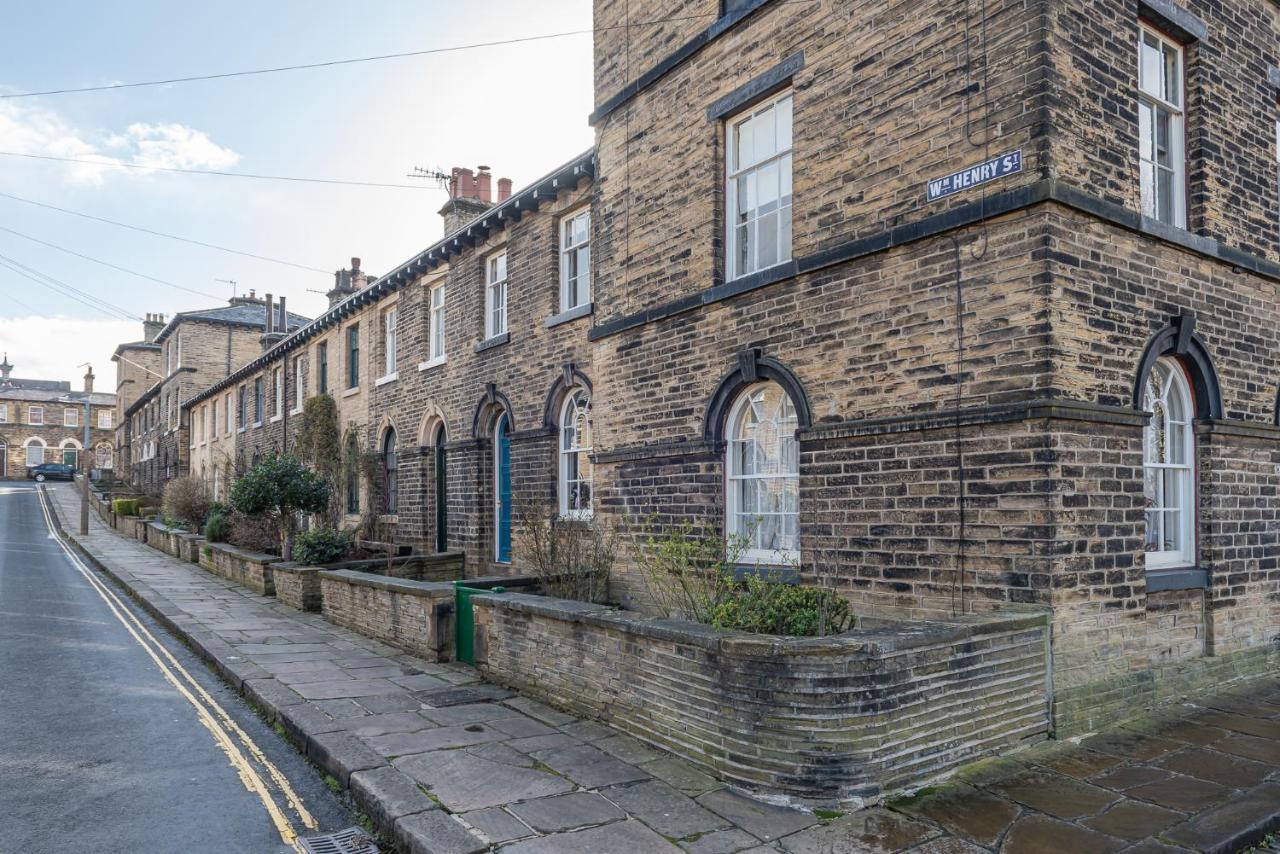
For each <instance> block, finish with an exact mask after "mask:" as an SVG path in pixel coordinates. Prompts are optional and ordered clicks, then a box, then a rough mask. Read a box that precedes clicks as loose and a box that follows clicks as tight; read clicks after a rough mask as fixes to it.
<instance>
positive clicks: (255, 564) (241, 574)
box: [200, 543, 280, 596]
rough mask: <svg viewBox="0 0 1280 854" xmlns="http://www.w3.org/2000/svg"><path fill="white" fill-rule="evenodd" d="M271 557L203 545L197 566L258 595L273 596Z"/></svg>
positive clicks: (274, 560) (234, 548)
mask: <svg viewBox="0 0 1280 854" xmlns="http://www.w3.org/2000/svg"><path fill="white" fill-rule="evenodd" d="M279 560H280V559H279V558H278V557H275V556H273V555H266V554H259V553H257V552H247V551H244V550H242V549H238V548H236V547H235V546H232V545H228V544H227V543H205V544H204V545H203V546H202V547H201V549H200V566H201V567H203V568H204V569H207V570H209V571H210V572H212V573H213V574H214V575H220V576H222V577H223V578H225V579H227V580H229V581H234V582H235V583H236V584H240V585H242V586H244V587H247V588H249V589H250V590H252V591H253V592H254V593H257V594H259V595H260V596H274V595H275V578H274V575H273V573H272V564H273V563H275V562H278V561H279Z"/></svg>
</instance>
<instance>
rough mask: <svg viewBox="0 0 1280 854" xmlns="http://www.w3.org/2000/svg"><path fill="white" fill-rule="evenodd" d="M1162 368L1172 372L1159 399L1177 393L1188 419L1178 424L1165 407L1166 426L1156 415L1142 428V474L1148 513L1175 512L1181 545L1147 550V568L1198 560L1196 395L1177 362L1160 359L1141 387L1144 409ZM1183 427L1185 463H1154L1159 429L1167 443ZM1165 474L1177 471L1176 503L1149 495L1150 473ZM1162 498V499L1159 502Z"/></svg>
mask: <svg viewBox="0 0 1280 854" xmlns="http://www.w3.org/2000/svg"><path fill="white" fill-rule="evenodd" d="M1161 366H1163V367H1164V368H1167V369H1168V370H1169V377H1168V380H1167V382H1165V383H1164V388H1163V389H1161V390H1159V391H1158V397H1159V398H1160V399H1161V400H1163V401H1167V400H1168V399H1169V397H1170V395H1173V394H1177V395H1178V396H1179V397H1180V398H1181V404H1182V409H1183V412H1184V413H1185V420H1183V421H1177V420H1174V419H1173V418H1172V417H1170V416H1168V408H1167V406H1166V407H1164V412H1165V418H1164V424H1163V425H1161V424H1158V423H1157V418H1158V417H1159V416H1158V415H1157V416H1153V417H1152V419H1151V421H1150V422H1149V423H1148V424H1147V426H1146V427H1144V428H1143V433H1142V472H1143V498H1144V503H1146V504H1147V507H1146V510H1147V512H1148V513H1152V512H1167V511H1170V510H1176V511H1177V512H1178V518H1179V524H1178V536H1179V540H1180V541H1181V543H1182V548H1180V549H1164V548H1159V549H1155V550H1150V551H1146V560H1147V569H1169V568H1173V567H1187V566H1194V565H1195V560H1196V537H1195V532H1196V501H1195V496H1196V456H1195V453H1196V445H1195V429H1194V422H1195V415H1196V413H1195V395H1194V394H1192V391H1191V383H1190V381H1189V380H1188V379H1187V374H1186V371H1185V370H1184V369H1183V367H1182V365H1180V364H1179V363H1178V362H1177V361H1176V360H1174V359H1171V358H1169V357H1167V356H1166V357H1161V358H1160V359H1159V360H1158V361H1157V362H1156V366H1153V367H1152V369H1151V373H1150V374H1149V375H1148V376H1147V381H1146V383H1144V384H1143V388H1142V401H1143V406H1144V407H1145V406H1146V405H1147V403H1148V394H1147V392H1148V389H1149V388H1150V384H1151V382H1152V381H1153V380H1154V379H1156V377H1157V376H1158V373H1159V370H1158V368H1159V367H1161ZM1175 426H1177V427H1179V428H1181V432H1182V449H1181V450H1182V455H1181V456H1182V460H1183V462H1182V463H1164V462H1153V461H1152V455H1153V451H1154V450H1155V449H1154V447H1153V446H1154V445H1155V444H1156V436H1157V431H1158V430H1161V429H1162V430H1163V431H1164V436H1165V441H1166V442H1168V441H1169V439H1168V437H1169V436H1170V434H1171V432H1172V428H1173V427H1175ZM1166 472H1176V473H1178V474H1177V475H1175V476H1176V477H1177V483H1176V486H1175V491H1176V493H1177V494H1176V495H1175V496H1174V497H1173V502H1172V503H1171V502H1170V501H1169V498H1168V496H1167V495H1163V496H1153V495H1151V494H1150V485H1149V483H1148V481H1149V479H1150V478H1151V474H1152V473H1154V474H1155V476H1156V477H1161V476H1162V475H1164V474H1165V473H1166ZM1159 485H1160V490H1161V492H1162V493H1163V491H1164V489H1165V484H1164V481H1163V480H1161V481H1159ZM1158 498H1162V499H1163V500H1159V501H1158V500H1157V499H1158ZM1147 526H1148V534H1150V523H1149V522H1147Z"/></svg>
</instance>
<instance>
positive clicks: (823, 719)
mask: <svg viewBox="0 0 1280 854" xmlns="http://www.w3.org/2000/svg"><path fill="white" fill-rule="evenodd" d="M473 601H474V602H475V605H476V647H477V666H478V667H479V668H480V671H481V672H482V673H483V674H484V675H485V677H486V678H487V679H490V680H492V681H495V682H498V683H500V684H504V685H508V686H510V687H513V688H517V689H519V690H521V691H524V692H527V693H529V694H531V695H533V696H536V697H538V698H539V699H541V700H543V701H545V702H547V703H550V704H552V705H554V706H558V707H560V708H562V709H565V710H566V711H569V712H571V713H574V714H578V715H584V716H587V717H592V718H596V719H599V720H603V721H605V722H606V723H608V724H610V725H611V726H614V727H616V728H618V729H620V730H622V731H623V732H626V733H628V734H629V735H633V736H635V737H637V738H639V739H640V740H642V741H644V742H646V743H648V744H651V745H655V746H657V747H661V748H662V749H664V750H668V751H670V752H672V753H675V754H676V755H678V756H680V757H682V758H684V759H687V760H689V761H691V762H694V763H697V764H698V765H699V766H701V767H703V768H704V769H706V770H708V771H710V772H711V773H713V774H714V775H716V776H717V777H718V778H720V779H722V780H724V781H726V782H728V783H730V784H733V785H737V786H741V787H744V788H747V789H750V790H755V791H759V792H762V793H770V794H777V793H783V794H786V795H787V796H790V797H792V798H795V799H798V800H801V801H807V802H814V803H830V802H832V801H836V802H841V803H855V804H860V803H863V802H868V801H875V800H878V799H879V798H881V797H883V796H884V795H885V794H886V793H891V792H895V791H899V790H903V789H907V788H910V787H912V786H917V785H920V784H922V783H923V782H925V781H927V780H930V779H932V778H934V777H936V776H938V775H941V774H943V773H944V772H946V771H948V770H950V769H951V768H953V767H955V766H956V765H957V764H959V763H961V762H964V761H967V760H972V759H973V758H976V757H979V756H983V755H987V754H990V753H995V752H1001V751H1005V750H1008V749H1011V748H1013V747H1016V746H1018V745H1021V744H1026V743H1030V742H1035V741H1038V740H1042V739H1044V738H1045V737H1046V736H1047V734H1048V732H1049V702H1048V696H1047V693H1046V692H1047V685H1048V619H1047V616H1046V615H1045V614H1039V613H1031V612H1028V613H1022V614H995V613H990V614H986V615H982V616H974V617H960V618H956V619H952V620H938V621H932V622H927V623H924V622H914V623H912V622H896V623H895V622H890V621H880V620H875V619H868V620H865V621H864V623H863V626H862V628H860V629H858V630H856V631H853V632H851V633H849V634H847V635H842V636H839V637H834V638H817V639H799V638H780V637H770V636H761V635H748V634H744V633H738V632H729V633H721V632H716V631H714V630H712V629H710V628H707V627H703V626H698V625H695V624H691V623H682V622H678V621H669V620H656V619H652V618H645V617H642V616H640V615H637V614H634V613H627V612H619V611H616V610H610V609H606V608H602V607H600V606H596V605H589V604H584V603H578V602H569V601H566V600H558V599H547V598H543V597H533V596H527V595H522V594H502V595H494V596H482V597H477V598H476V599H475V600H473Z"/></svg>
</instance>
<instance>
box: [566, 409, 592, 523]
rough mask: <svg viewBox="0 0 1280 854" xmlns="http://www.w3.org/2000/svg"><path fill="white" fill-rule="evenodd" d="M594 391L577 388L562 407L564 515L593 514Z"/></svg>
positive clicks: (584, 516) (571, 517)
mask: <svg viewBox="0 0 1280 854" xmlns="http://www.w3.org/2000/svg"><path fill="white" fill-rule="evenodd" d="M591 474H592V471H591V395H590V394H589V393H588V392H587V391H586V390H585V389H575V390H574V391H573V392H572V393H571V394H570V395H569V396H568V397H567V398H566V399H565V402H564V408H563V409H561V411H560V490H559V491H560V515H561V516H562V517H564V518H566V519H590V518H591V498H592V493H591Z"/></svg>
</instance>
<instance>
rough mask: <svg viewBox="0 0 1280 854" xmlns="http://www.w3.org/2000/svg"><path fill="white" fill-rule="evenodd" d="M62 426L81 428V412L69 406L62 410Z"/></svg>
mask: <svg viewBox="0 0 1280 854" xmlns="http://www.w3.org/2000/svg"><path fill="white" fill-rule="evenodd" d="M62 426H63V427H79V426H80V410H79V409H78V408H76V407H74V406H68V407H67V408H66V409H63V410H62Z"/></svg>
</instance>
